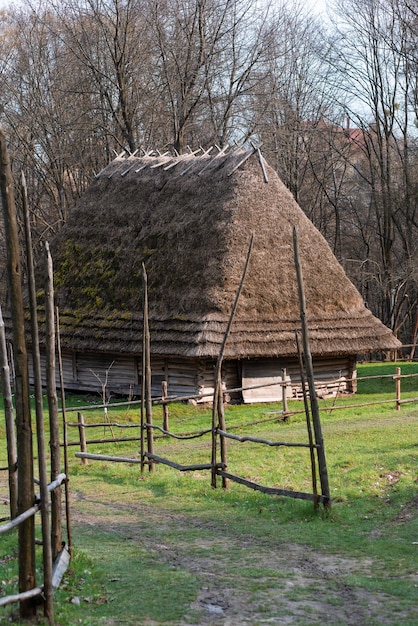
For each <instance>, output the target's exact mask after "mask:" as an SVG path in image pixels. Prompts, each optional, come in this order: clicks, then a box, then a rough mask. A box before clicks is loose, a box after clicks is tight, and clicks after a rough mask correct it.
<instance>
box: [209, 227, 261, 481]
mask: <svg viewBox="0 0 418 626" xmlns="http://www.w3.org/2000/svg"><path fill="white" fill-rule="evenodd" d="M253 242H254V235H253V234H252V235H251V238H250V243H249V246H248V250H247V257H246V259H245V263H244V269H243V272H242V276H241V280H240V283H239V285H238V289H237V292H236V294H235V300H234V303H233V305H232V309H231V313H230V316H229V319H228V323H227V326H226V329H225V333H224V336H223V339H222V344H221V347H220V349H219V354H218V358H217V361H216V367H215V376H214V381H215V384H214V386H215V394H214V398H213V409H212V487H216V471H215V469H216V462H217V460H216V437H217V432H216V431H217V428H218V427H219V428H221V429H222V430H226V428H225V417H224V414H223V399H222V381H221V372H222V361H223V356H224V352H225V346H226V342H227V340H228V337H229V333H230V331H231V326H232V323H233V321H234V317H235V313H236V310H237V307H238V302H239V298H240V295H241V291H242V287H243V285H244V280H245V276H246V274H247V270H248V264H249V262H250V257H251V251H252V247H253ZM220 402H222V407H221V405H220ZM216 412H218V423H216ZM221 457H222V463H224V464H225V467H226V466H227V451H226V441H225V439H223V438H222V437H221ZM222 486H223V487H224V488H226V486H227V480H226V478H225V477H223V478H222Z"/></svg>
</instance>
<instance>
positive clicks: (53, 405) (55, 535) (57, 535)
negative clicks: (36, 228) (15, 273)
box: [45, 243, 62, 561]
mask: <svg viewBox="0 0 418 626" xmlns="http://www.w3.org/2000/svg"><path fill="white" fill-rule="evenodd" d="M45 269H46V278H45V321H46V387H47V395H48V409H49V447H50V450H51V481H53V480H55V479H56V478H57V476H58V474H60V472H61V459H60V436H59V421H58V396H57V382H56V359H55V336H56V335H55V306H54V278H53V267H52V257H51V253H50V251H49V245H48V243H46V244H45ZM51 542H52V558H53V560H54V561H55V559H56V558H57V556H58V553H59V552H60V550H61V547H62V529H61V487H57V489H54V491H53V492H52V493H51Z"/></svg>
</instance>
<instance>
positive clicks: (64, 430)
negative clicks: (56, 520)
mask: <svg viewBox="0 0 418 626" xmlns="http://www.w3.org/2000/svg"><path fill="white" fill-rule="evenodd" d="M55 319H56V322H57V357H58V372H59V381H60V395H61V411H62V433H63V435H62V436H63V448H64V472H65V475H66V479H65V482H64V493H65V524H66V527H67V542H68V551H69V555H70V556H72V553H73V537H72V530H71V508H70V487H69V484H70V474H69V463H68V429H67V416H66V413H65V390H64V374H63V367H62V354H61V338H60V318H59V311H58V307H56V309H55Z"/></svg>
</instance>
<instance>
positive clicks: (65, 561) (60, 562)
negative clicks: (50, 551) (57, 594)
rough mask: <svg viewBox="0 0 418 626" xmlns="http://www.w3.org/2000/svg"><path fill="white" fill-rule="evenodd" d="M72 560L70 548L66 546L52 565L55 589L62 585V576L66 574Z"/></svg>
mask: <svg viewBox="0 0 418 626" xmlns="http://www.w3.org/2000/svg"><path fill="white" fill-rule="evenodd" d="M70 560H71V556H70V553H69V551H68V549H67V548H66V547H65V546H64V547H63V549H62V550H61V552H59V553H58V555H57V558H56V559H55V561H54V565H53V567H52V587H53V588H54V589H58V587H59V586H60V584H61V580H62V577H63V576H64V574H65V572H66V571H67V568H68V566H69V564H70Z"/></svg>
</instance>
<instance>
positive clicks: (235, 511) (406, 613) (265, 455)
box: [0, 363, 418, 626]
mask: <svg viewBox="0 0 418 626" xmlns="http://www.w3.org/2000/svg"><path fill="white" fill-rule="evenodd" d="M401 367H402V373H405V374H406V373H414V372H418V364H417V363H412V364H405V363H403V364H401ZM382 373H384V374H387V373H390V374H394V373H395V365H394V364H390V363H384V364H378V365H374V364H372V365H362V366H359V376H365V375H379V374H382ZM417 396H418V379H417V378H409V379H404V380H403V381H402V397H403V398H407V397H410V398H416V397H417ZM379 398H380V399H394V382H393V381H392V380H391V379H374V380H372V381H359V392H358V394H357V395H356V396H354V397H353V396H350V397H344V398H339V399H338V400H337V402H336V406H343V405H344V404H346V405H352V404H355V403H356V404H358V405H360V404H363V403H365V402H366V401H367V400H369V399H372V400H377V399H379ZM86 400H87V399H86V398H78V397H76V396H72V397H69V398H68V399H67V403H68V406H70V405H73V406H80V405H83V404H85V403H86ZM89 400H91V398H90V399H89ZM96 401H97V402H98V399H96ZM321 407H322V411H321V421H322V429H323V434H324V441H325V448H326V455H327V461H328V473H329V482H330V488H331V494H332V498H333V506H332V509H331V511H325V510H323V509H320V510H319V511H318V512H315V511H314V509H313V506H312V503H310V502H306V501H301V500H295V499H290V498H283V497H277V496H268V495H266V494H262V493H260V492H255V491H252V490H248V489H246V488H244V487H242V486H240V485H237V484H230V486H229V489H228V490H223V489H221V488H218V489H213V488H212V487H211V486H210V475H209V472H207V471H196V472H192V473H180V472H177V471H175V470H173V469H171V468H169V467H167V466H163V465H157V466H156V468H155V471H154V472H153V473H149V472H148V471H147V472H145V473H144V474H143V475H141V474H140V470H139V466H137V465H126V464H119V463H110V462H106V463H105V462H89V465H88V466H82V465H81V463H80V461H79V460H77V459H75V458H74V456H73V453H74V451H75V450H76V449H77V448H70V488H71V494H72V507H71V508H72V510H73V514H74V523H73V526H74V529H73V530H74V551H75V553H74V558H73V560H72V562H71V567H70V569H69V571H68V572H67V574H66V576H65V578H64V581H63V584H62V586H61V587H60V589H59V590H58V591H57V592H56V596H55V603H54V605H55V613H56V620H57V623H59V624H61V625H62V626H67V625H68V626H73V625H74V624H86V625H87V624H89V625H90V624H105V625H108V626H112V625H114V624H132V625H133V624H144V625H146V624H198V623H204V622H203V618H202V615H203V613H202V610H203V609H202V602H203V601H204V600H202V597H203V599H205V598H206V597H207V598H209V600H207V602H208V603H209V604H210V603H211V602H214V600H213V598H214V597H215V595H216V594H218V595H219V594H220V596H221V600H222V601H224V602H225V607H226V608H225V607H224V608H225V611H229V613H228V615H232V618H234V615H235V618H234V619H236V621H235V622H234V621H232V622H231V623H241V622H240V621H239V620H240V618H239V615H240V614H239V613H238V610H239V606H241V607H242V609H243V611H242V614H241V618H242V615H246V616H247V617H248V616H253V621H250V622H248V621H247V622H246V623H253V624H262V623H267V622H266V621H264V622H263V620H268V619H270V620H273V623H281V622H280V619H281V618H282V617H283V619H284V618H285V617H286V619H290V618H289V616H291V617H292V619H293V621H292V622H291V623H295V624H310V625H311V624H319V623H323V624H331V625H332V626H336V625H337V624H348V623H354V622H353V621H349V620H350V619H351V620H354V619H355V616H356V615H358V618H357V623H359V624H362V623H364V624H366V623H367V625H368V626H369V625H371V626H372V625H373V624H379V625H380V624H392V625H395V626H396V625H398V624H399V626H401V625H402V626H412V625H413V624H416V623H418V614H417V609H416V607H417V605H418V571H417V562H418V544H417V542H418V515H417V509H418V482H417V476H418V455H417V452H418V402H415V403H411V404H405V405H403V406H402V408H401V411H396V410H395V408H394V407H395V404H394V403H393V405H392V404H382V405H374V406H371V407H370V406H369V407H361V406H358V407H357V408H354V409H353V408H347V409H335V407H333V400H327V401H325V402H321ZM278 408H280V407H278V406H277V405H256V406H231V407H228V408H227V409H226V422H227V426H228V428H231V429H232V428H233V432H234V433H236V434H238V435H244V434H251V435H253V436H256V437H260V438H266V439H269V440H276V441H306V425H305V417H304V415H302V414H295V415H293V416H292V417H291V418H290V419H289V420H288V421H286V422H283V421H280V420H274V421H269V422H265V423H263V424H258V425H252V426H250V425H246V424H249V423H251V422H255V421H257V420H260V419H263V417H264V418H265V417H267V416H268V417H272V416H271V414H269V412H270V411H274V410H277V409H278ZM290 408H291V409H295V410H297V409H300V408H301V403H296V402H291V403H290ZM324 408H328V410H324ZM331 409H333V410H331ZM138 412H139V411H138V409H137V408H136V409H133V408H131V409H129V410H128V409H126V408H123V409H118V410H116V409H115V410H112V411H110V412H109V418H110V419H111V420H112V421H118V422H126V423H131V424H132V423H135V422H137V421H138ZM73 416H74V417H73ZM75 416H76V414H70V413H69V414H68V416H67V417H68V419H69V421H76V417H75ZM85 417H86V421H87V422H88V423H93V422H94V421H100V420H101V419H103V412H102V410H100V409H96V410H95V413H94V414H90V413H87V412H86V414H85ZM154 421H155V423H156V424H159V425H161V424H162V413H161V409H160V408H155V411H154ZM210 421H211V412H210V410H208V409H207V408H206V407H195V406H188V405H173V406H170V429H171V430H172V431H174V432H177V433H184V432H192V431H196V430H203V429H206V428H208V427H210ZM106 431H107V434H108V435H109V434H110V432H109V427H107V429H106ZM132 431H133V429H131V430H129V431H126V432H127V434H129V435H131V434H132ZM135 431H136V429H135ZM94 433H95V434H94V435H93V431H92V430H91V431H88V437H89V438H90V437H93V436H94V437H98V436H102V435H103V429H102V428H101V429H99V430H98V431H96V430H95V431H94ZM119 433H120V431H117V434H118V435H119ZM76 436H77V434H76V429H70V438H72V439H74V438H75V437H76ZM0 437H1V438H0V459H1V460H0V465H4V461H3V459H5V458H6V453H5V448H4V427H3V419H0ZM138 448H139V443H138V442H125V443H120V444H94V445H89V451H90V452H96V453H99V452H101V453H104V454H115V455H123V456H125V455H129V456H135V455H136V456H137V455H138ZM155 452H156V453H157V454H158V455H160V456H164V457H167V458H169V459H172V460H175V461H177V462H179V463H183V464H190V463H202V462H209V461H210V454H211V451H210V436H208V435H207V436H205V437H202V438H199V439H194V440H190V441H180V440H174V439H167V438H158V439H156V442H155ZM228 469H229V471H231V472H232V473H235V474H238V475H242V476H244V477H246V478H249V479H251V480H254V481H257V482H260V483H262V484H266V485H269V486H278V487H284V488H287V489H296V490H301V491H310V490H311V480H310V467H309V454H308V452H307V451H306V450H305V449H296V448H283V447H280V448H272V447H266V446H261V445H257V444H250V443H248V442H247V443H238V442H235V441H230V442H229V443H228ZM4 493H6V491H5V489H4V488H3V486H2V492H1V496H3V495H4ZM6 514H7V506H6V505H5V504H4V498H3V497H2V499H1V502H0V516H2V517H3V516H5V515H6ZM37 523H38V524H39V519H38V520H37ZM37 534H38V536H39V535H40V531H39V529H38V531H37ZM0 546H1V552H0V565H1V569H0V572H1V573H0V584H1V587H2V590H3V593H14V592H16V585H17V573H16V567H17V563H16V534H12V535H7V536H2V537H1V538H0ZM37 551H38V553H39V554H38V557H39V559H40V548H39V547H37ZM40 574H41V572H40ZM38 582H39V581H38ZM223 590H225V593H223ZM215 592H216V593H215ZM214 594H215V595H214ZM218 595H216V597H218ZM199 598H200V600H199ZM375 602H376V604H374V603H375ZM228 603H229V605H228V607H227V606H226V605H227V604H228ZM222 606H223V605H222ZM349 610H350V611H351V612H352V615H353V616H354V617H352V618H349V617H348V614H349ZM12 611H16V607H14V608H10V607H7V608H5V609H0V624H2V623H9V622H8V620H9V616H10V614H11V613H12ZM234 611H235V612H234ZM353 611H354V612H353ZM356 612H357V613H356ZM391 616H392V617H391ZM215 617H216V615H215ZM215 617H214V619H215ZM219 619H221V618H219ZM225 619H226V618H225ZM249 619H250V618H249ZM274 620H277V621H274ZM15 623H18V621H17V620H16V618H15ZM213 623H214V624H215V623H224V622H222V621H221V622H216V621H214V622H213ZM270 623H271V621H270ZM285 623H290V622H285Z"/></svg>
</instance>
